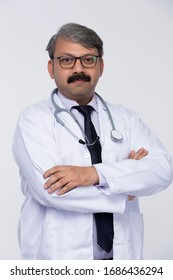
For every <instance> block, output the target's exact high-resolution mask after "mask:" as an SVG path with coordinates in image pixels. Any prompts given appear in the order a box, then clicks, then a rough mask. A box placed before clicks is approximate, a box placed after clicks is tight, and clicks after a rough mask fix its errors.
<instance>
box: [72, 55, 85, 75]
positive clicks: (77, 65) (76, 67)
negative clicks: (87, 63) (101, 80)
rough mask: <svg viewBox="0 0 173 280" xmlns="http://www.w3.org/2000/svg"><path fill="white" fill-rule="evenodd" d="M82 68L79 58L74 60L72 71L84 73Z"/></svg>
mask: <svg viewBox="0 0 173 280" xmlns="http://www.w3.org/2000/svg"><path fill="white" fill-rule="evenodd" d="M84 69H85V68H84V67H83V66H82V64H81V61H80V58H76V62H75V65H74V66H73V71H74V72H77V73H80V72H84Z"/></svg>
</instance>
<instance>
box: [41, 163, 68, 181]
mask: <svg viewBox="0 0 173 280" xmlns="http://www.w3.org/2000/svg"><path fill="white" fill-rule="evenodd" d="M63 167H64V166H61V165H59V166H54V167H52V168H50V169H48V170H46V171H45V172H44V174H43V177H44V179H46V178H48V177H50V176H51V175H53V174H55V173H57V172H60V171H62V169H63Z"/></svg>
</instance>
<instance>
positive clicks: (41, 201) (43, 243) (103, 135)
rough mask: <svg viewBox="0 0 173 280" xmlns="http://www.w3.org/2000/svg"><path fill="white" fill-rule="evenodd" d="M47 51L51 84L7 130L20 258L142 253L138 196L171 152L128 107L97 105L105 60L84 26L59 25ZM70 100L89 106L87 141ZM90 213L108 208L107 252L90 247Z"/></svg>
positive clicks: (152, 185) (167, 179) (149, 190)
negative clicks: (19, 194)
mask: <svg viewBox="0 0 173 280" xmlns="http://www.w3.org/2000/svg"><path fill="white" fill-rule="evenodd" d="M47 51H48V53H49V56H50V60H49V62H48V71H49V74H50V76H51V78H52V79H54V81H55V84H56V86H57V88H56V89H55V90H54V91H53V94H52V96H51V97H50V98H49V99H48V100H46V101H42V102H40V103H38V104H35V105H32V106H29V107H28V108H27V109H25V110H24V112H22V113H21V115H20V117H19V121H18V124H17V127H16V132H15V135H14V143H13V153H14V158H15V160H16V163H17V165H18V166H19V170H20V176H21V186H22V191H23V194H24V195H25V202H24V204H23V207H22V210H21V216H20V222H19V230H18V232H19V242H20V248H21V257H22V259H59V260H66V259H74V260H75V259H79V260H82V259H84V260H92V259H112V258H113V259H141V258H142V249H143V217H142V214H141V213H140V210H139V204H138V197H139V196H147V195H152V194H155V193H158V192H160V191H162V190H164V189H165V188H167V187H168V186H169V185H170V183H171V180H172V178H171V157H170V155H169V154H168V153H167V152H166V150H165V149H164V148H163V146H162V144H161V143H160V141H159V140H158V138H157V137H156V136H155V135H154V134H153V133H152V132H151V131H150V130H149V128H148V127H147V126H146V125H145V124H144V123H143V122H142V120H141V119H140V118H139V117H138V115H137V114H136V113H134V112H132V111H131V110H128V109H125V108H124V107H122V106H116V105H112V104H108V103H106V104H105V102H104V101H103V100H101V99H100V98H99V96H98V95H96V94H95V87H96V85H97V83H98V81H99V79H100V77H101V75H102V73H103V68H104V63H103V42H102V40H101V39H100V37H99V36H98V35H97V34H96V33H95V32H94V31H93V30H91V29H88V28H87V27H85V26H81V25H79V24H73V23H72V24H71V23H70V24H66V25H64V26H62V27H61V29H60V30H59V31H58V32H57V33H56V34H55V35H54V36H52V38H51V39H50V41H49V43H48V46H47ZM113 91H114V90H113V89H112V92H113ZM79 105H81V106H84V107H85V105H90V106H92V107H93V108H91V107H90V108H91V112H90V115H91V120H92V123H93V124H94V128H95V133H96V135H97V137H96V138H95V140H93V141H91V140H90V139H89V136H88V134H87V132H86V123H85V117H84V115H83V114H82V113H81V111H80V110H78V107H76V106H79ZM111 118H112V120H113V123H112V121H111ZM112 130H113V132H114V133H113V135H111V134H110V133H111V131H112ZM98 145H99V147H100V148H99V149H100V150H101V160H100V161H97V162H96V163H95V162H94V161H93V157H92V153H91V150H92V149H95V147H96V146H97V147H98ZM141 147H145V149H146V150H145V149H143V148H141ZM135 159H137V160H135ZM95 213H113V214H111V217H113V220H112V226H113V241H112V242H113V244H112V245H111V246H112V247H111V249H110V250H107V251H106V250H105V249H103V248H102V247H101V246H100V245H99V244H98V243H97V225H96V220H95V218H94V217H95V216H94V215H95Z"/></svg>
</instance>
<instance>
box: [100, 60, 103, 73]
mask: <svg viewBox="0 0 173 280" xmlns="http://www.w3.org/2000/svg"><path fill="white" fill-rule="evenodd" d="M103 70H104V61H103V58H100V77H101V76H102V74H103Z"/></svg>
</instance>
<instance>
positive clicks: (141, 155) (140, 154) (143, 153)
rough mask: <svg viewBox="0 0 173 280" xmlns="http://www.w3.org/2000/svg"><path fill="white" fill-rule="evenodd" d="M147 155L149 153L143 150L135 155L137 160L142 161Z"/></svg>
mask: <svg viewBox="0 0 173 280" xmlns="http://www.w3.org/2000/svg"><path fill="white" fill-rule="evenodd" d="M147 155H148V151H147V150H145V149H144V150H143V151H142V150H141V151H140V152H139V153H138V154H136V155H135V159H136V160H140V159H142V158H144V157H145V156H147Z"/></svg>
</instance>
